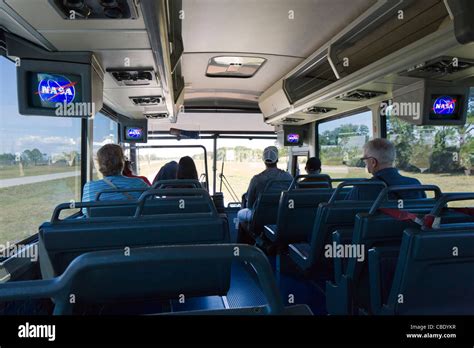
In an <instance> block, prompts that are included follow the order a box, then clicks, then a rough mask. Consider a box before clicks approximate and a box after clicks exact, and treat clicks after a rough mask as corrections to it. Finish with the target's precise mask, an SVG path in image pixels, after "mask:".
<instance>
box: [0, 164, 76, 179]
mask: <svg viewBox="0 0 474 348" xmlns="http://www.w3.org/2000/svg"><path fill="white" fill-rule="evenodd" d="M75 170H78V168H77V167H69V166H34V165H30V166H26V167H23V168H21V167H20V166H19V165H16V166H0V180H1V179H11V178H19V177H24V176H34V175H46V174H55V173H64V172H71V171H75Z"/></svg>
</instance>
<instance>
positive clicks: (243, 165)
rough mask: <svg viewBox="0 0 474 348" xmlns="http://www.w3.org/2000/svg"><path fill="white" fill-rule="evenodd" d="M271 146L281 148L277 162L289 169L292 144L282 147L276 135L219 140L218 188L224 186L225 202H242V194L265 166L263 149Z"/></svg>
mask: <svg viewBox="0 0 474 348" xmlns="http://www.w3.org/2000/svg"><path fill="white" fill-rule="evenodd" d="M267 146H276V147H277V148H278V156H279V158H278V164H277V166H278V168H280V169H283V170H287V169H288V168H287V167H288V148H287V147H280V146H279V145H278V144H277V142H276V139H275V138H274V137H273V138H269V139H253V140H250V139H218V140H217V191H220V190H221V187H222V192H223V193H224V202H225V204H227V203H229V202H236V201H237V202H240V201H241V198H242V195H243V194H244V193H246V192H247V189H248V186H249V184H250V180H252V177H253V176H254V175H256V174H259V173H261V172H262V171H264V170H265V164H264V163H263V160H262V158H263V150H264V149H265V148H266V147H267ZM221 174H223V176H222V177H221ZM236 199H237V200H236Z"/></svg>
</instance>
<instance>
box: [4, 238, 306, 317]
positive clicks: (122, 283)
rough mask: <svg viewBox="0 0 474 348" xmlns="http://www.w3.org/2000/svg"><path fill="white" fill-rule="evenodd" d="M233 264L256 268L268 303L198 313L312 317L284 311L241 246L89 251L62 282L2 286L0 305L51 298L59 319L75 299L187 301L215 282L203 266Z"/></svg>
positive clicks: (267, 277) (258, 266)
mask: <svg viewBox="0 0 474 348" xmlns="http://www.w3.org/2000/svg"><path fill="white" fill-rule="evenodd" d="M237 251H238V252H237ZM233 260H236V261H241V262H242V261H245V262H248V263H250V264H252V266H253V268H254V270H255V272H256V275H257V276H258V279H259V283H260V287H261V289H262V292H263V294H264V295H265V297H266V300H267V304H266V305H264V306H259V307H255V308H252V309H251V310H250V309H249V310H245V309H232V310H219V311H208V312H206V311H201V312H195V314H246V315H249V314H250V315H252V314H253V315H258V314H296V315H301V314H312V313H311V311H310V310H309V308H308V307H306V306H298V307H296V306H294V307H289V308H285V307H284V305H283V301H282V299H281V296H280V293H279V291H278V288H277V286H276V282H275V279H274V276H273V272H272V268H271V266H270V263H269V262H268V260H267V258H266V257H265V255H264V254H263V253H262V252H261V251H260V250H259V249H257V248H255V247H251V246H249V245H239V244H237V245H235V244H234V245H231V244H226V245H183V246H176V245H173V246H160V247H148V248H135V249H132V250H131V253H130V256H128V257H124V255H123V253H122V250H109V251H96V252H90V253H86V254H82V255H81V256H79V257H78V258H76V259H75V260H74V261H73V262H72V263H71V264H70V265H69V266H68V268H67V269H66V270H65V272H64V274H63V275H62V276H60V277H57V278H54V279H49V280H34V281H18V282H10V283H6V284H1V285H0V301H10V300H25V299H32V298H48V297H49V298H52V299H53V302H54V303H55V309H54V314H71V313H72V310H73V304H72V303H71V301H70V295H71V294H75V297H76V299H77V300H78V301H83V302H86V303H90V302H101V303H103V302H117V301H122V300H130V299H136V298H139V299H140V300H146V299H149V298H156V297H158V298H169V297H173V298H178V296H185V298H186V297H191V296H192V294H194V293H196V289H198V288H205V285H204V284H203V279H206V278H208V277H213V276H212V274H213V273H215V269H213V268H212V267H210V268H209V267H208V268H206V267H204V265H222V264H229V263H230V262H232V261H233ZM173 271H174V273H173ZM197 293H199V291H198V292H197ZM186 314H193V312H187V313H186Z"/></svg>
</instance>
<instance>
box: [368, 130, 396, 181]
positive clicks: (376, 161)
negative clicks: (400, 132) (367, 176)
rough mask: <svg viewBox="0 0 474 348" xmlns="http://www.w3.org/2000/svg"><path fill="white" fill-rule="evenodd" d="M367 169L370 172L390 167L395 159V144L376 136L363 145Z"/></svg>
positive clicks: (373, 172)
mask: <svg viewBox="0 0 474 348" xmlns="http://www.w3.org/2000/svg"><path fill="white" fill-rule="evenodd" d="M362 159H363V160H364V161H365V164H366V166H367V170H368V172H369V173H371V174H375V173H377V172H378V171H379V170H381V169H384V168H390V167H392V166H393V162H394V161H395V146H393V144H392V143H391V142H390V141H388V140H387V139H382V138H376V139H373V140H370V141H369V142H367V143H366V144H365V145H364V157H363V158H362Z"/></svg>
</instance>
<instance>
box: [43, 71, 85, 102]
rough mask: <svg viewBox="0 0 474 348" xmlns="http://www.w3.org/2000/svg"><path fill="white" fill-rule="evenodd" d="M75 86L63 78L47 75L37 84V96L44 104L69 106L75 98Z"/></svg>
mask: <svg viewBox="0 0 474 348" xmlns="http://www.w3.org/2000/svg"><path fill="white" fill-rule="evenodd" d="M75 84H76V82H71V81H70V80H69V79H68V78H67V77H65V76H62V75H48V78H45V79H43V80H41V81H40V82H39V84H38V92H37V94H38V95H39V96H40V98H41V100H42V101H44V102H49V103H61V104H63V103H66V104H69V103H71V102H72V101H73V100H74V97H75V96H76V89H75V88H74V85H75Z"/></svg>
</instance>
